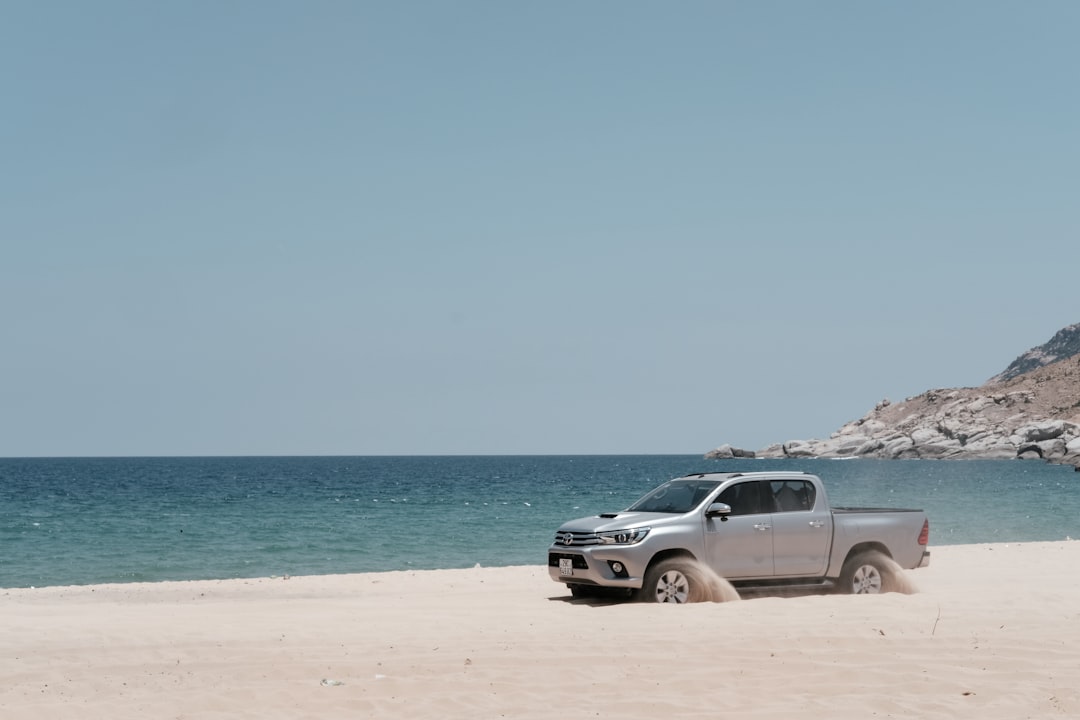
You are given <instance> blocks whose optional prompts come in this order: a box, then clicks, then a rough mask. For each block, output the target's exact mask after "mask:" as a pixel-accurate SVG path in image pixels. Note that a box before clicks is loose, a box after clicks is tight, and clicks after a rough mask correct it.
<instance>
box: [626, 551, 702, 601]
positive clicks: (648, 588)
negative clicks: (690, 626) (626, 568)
mask: <svg viewBox="0 0 1080 720" xmlns="http://www.w3.org/2000/svg"><path fill="white" fill-rule="evenodd" d="M705 592H706V587H705V582H704V578H702V577H701V573H700V571H699V570H698V569H697V567H696V566H695V565H694V564H693V563H692V562H690V561H687V560H683V559H680V558H672V559H670V560H662V561H660V562H658V563H657V564H656V565H653V566H652V567H651V568H649V570H648V572H646V573H645V582H644V583H643V584H642V586H641V593H640V595H639V596H638V597H639V598H640V599H641V600H643V601H645V602H655V603H680V604H681V603H689V602H701V601H702V600H704V599H705Z"/></svg>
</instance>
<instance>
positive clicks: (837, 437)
mask: <svg viewBox="0 0 1080 720" xmlns="http://www.w3.org/2000/svg"><path fill="white" fill-rule="evenodd" d="M739 455H743V456H750V455H756V456H757V457H871V458H924V459H927V458H933V459H960V458H964V459H974V458H1042V459H1044V460H1048V461H1051V462H1058V463H1070V464H1072V465H1074V466H1076V467H1077V469H1078V470H1080V323H1078V324H1076V325H1071V326H1069V327H1067V328H1065V329H1063V330H1061V331H1059V332H1058V333H1057V334H1055V335H1054V337H1053V338H1051V339H1050V341H1049V342H1047V343H1045V344H1044V345H1040V346H1039V347H1036V348H1032V349H1031V350H1029V351H1028V352H1026V353H1024V354H1023V355H1021V356H1020V357H1019V358H1017V359H1016V360H1015V361H1014V362H1013V363H1012V364H1011V365H1009V367H1008V368H1006V369H1005V370H1004V371H1003V372H1002V373H1000V374H999V375H996V376H994V377H993V378H991V379H990V380H988V381H987V382H986V383H985V384H984V385H982V386H980V387H976V388H951V389H938V390H929V391H927V392H925V393H923V394H921V395H917V396H915V397H910V398H907V399H906V400H904V401H903V402H895V403H894V402H890V401H889V400H887V399H886V400H882V401H881V402H880V403H878V404H877V406H876V407H875V408H874V409H873V410H871V411H870V412H868V413H867V414H866V415H864V416H863V417H861V418H859V419H858V420H853V421H852V422H849V423H848V424H846V425H844V426H843V427H842V428H840V429H839V430H837V431H836V432H835V433H833V434H832V435H831V436H830V437H829V438H828V439H827V440H791V441H789V442H786V443H779V444H776V445H771V446H769V447H767V448H765V449H763V450H760V451H758V452H756V453H753V452H749V451H743V450H739V449H737V448H732V447H731V446H727V445H725V446H721V447H720V448H717V449H716V450H713V451H711V452H710V453H708V454H707V455H706V457H731V456H739Z"/></svg>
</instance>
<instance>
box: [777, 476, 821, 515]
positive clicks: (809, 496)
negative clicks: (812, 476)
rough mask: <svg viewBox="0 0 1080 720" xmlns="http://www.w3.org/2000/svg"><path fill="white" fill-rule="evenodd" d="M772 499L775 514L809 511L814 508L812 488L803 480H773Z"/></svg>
mask: <svg viewBox="0 0 1080 720" xmlns="http://www.w3.org/2000/svg"><path fill="white" fill-rule="evenodd" d="M771 484H772V497H773V501H774V503H775V505H776V511H777V512H795V511H799V510H810V509H812V508H813V507H814V499H815V498H814V496H815V492H814V486H813V485H812V484H811V483H809V482H807V481H805V480H774V481H773V482H772V483H771Z"/></svg>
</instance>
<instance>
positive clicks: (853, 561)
mask: <svg viewBox="0 0 1080 720" xmlns="http://www.w3.org/2000/svg"><path fill="white" fill-rule="evenodd" d="M892 565H893V563H892V562H891V561H890V560H889V558H888V557H886V556H885V555H884V554H883V553H880V552H878V551H876V550H871V551H868V552H863V553H859V554H858V555H853V556H852V557H850V558H848V561H847V562H845V563H844V568H843V570H841V571H840V586H839V590H840V592H843V593H849V594H852V595H878V594H880V593H886V592H893V591H894V590H896V573H895V570H893V567H892Z"/></svg>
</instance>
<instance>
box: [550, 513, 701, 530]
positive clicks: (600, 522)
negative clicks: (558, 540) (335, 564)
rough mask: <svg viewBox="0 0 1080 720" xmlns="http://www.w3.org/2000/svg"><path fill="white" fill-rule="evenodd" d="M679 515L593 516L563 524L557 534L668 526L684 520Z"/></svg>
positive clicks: (634, 514)
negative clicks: (670, 523)
mask: <svg viewBox="0 0 1080 720" xmlns="http://www.w3.org/2000/svg"><path fill="white" fill-rule="evenodd" d="M682 517H683V515H682V514H679V513H658V512H620V513H604V514H603V515H591V516H589V517H583V518H578V519H577V520H571V521H570V522H566V523H563V524H562V525H561V526H560V527H559V529H558V531H557V532H575V533H594V532H609V531H611V530H630V529H632V528H637V527H645V526H646V525H649V526H656V525H666V524H667V523H669V522H675V521H676V520H678V519H680V518H682Z"/></svg>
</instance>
